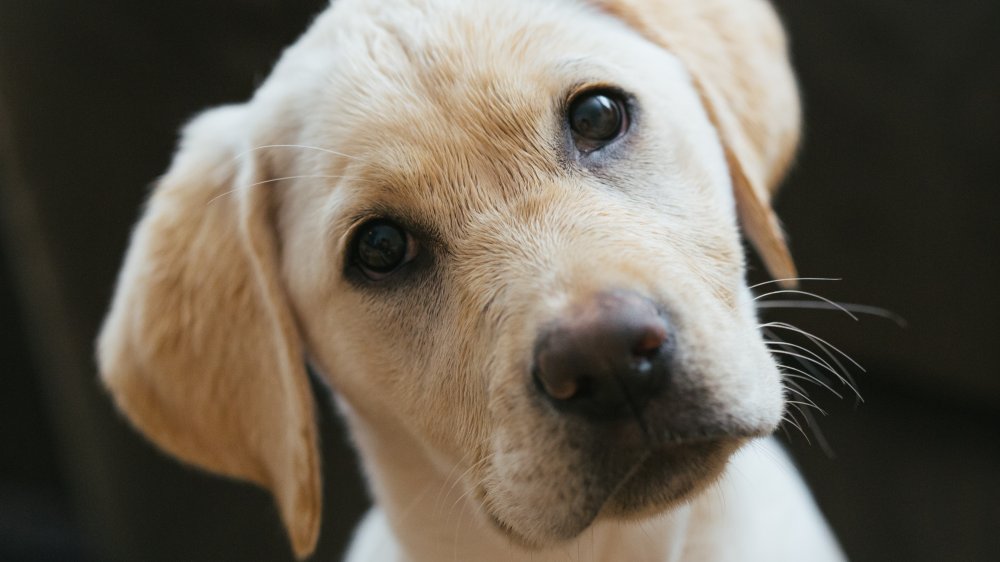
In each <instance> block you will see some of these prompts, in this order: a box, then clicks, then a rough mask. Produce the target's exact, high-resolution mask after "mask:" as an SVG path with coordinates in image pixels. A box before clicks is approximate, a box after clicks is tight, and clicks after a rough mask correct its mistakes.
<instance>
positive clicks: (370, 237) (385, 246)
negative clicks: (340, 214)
mask: <svg viewBox="0 0 1000 562" xmlns="http://www.w3.org/2000/svg"><path fill="white" fill-rule="evenodd" d="M351 252H352V260H351V261H352V262H353V263H354V264H355V265H357V267H358V269H360V270H361V271H362V273H364V274H365V276H366V277H368V278H369V279H371V280H373V281H377V280H379V279H383V278H385V277H388V276H389V275H390V274H392V273H393V272H395V271H396V270H397V269H399V268H400V267H402V266H404V265H405V264H406V263H407V262H409V261H411V260H412V259H413V258H415V257H416V255H417V243H416V240H415V239H414V238H413V236H412V235H411V234H410V233H409V232H407V231H406V230H405V229H404V228H402V227H401V226H399V225H397V224H396V223H394V222H392V221H390V220H386V219H374V220H370V221H368V222H366V223H364V224H362V225H361V227H360V228H358V230H357V234H356V235H355V237H354V242H353V244H352V250H351Z"/></svg>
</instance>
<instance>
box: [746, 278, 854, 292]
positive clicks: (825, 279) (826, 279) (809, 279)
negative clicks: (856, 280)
mask: <svg viewBox="0 0 1000 562" xmlns="http://www.w3.org/2000/svg"><path fill="white" fill-rule="evenodd" d="M785 281H843V279H839V278H835V277H785V278H784V279H771V280H770V281H764V282H763V283H757V284H756V285H750V290H751V291H752V290H754V289H756V288H757V287H763V286H764V285H771V284H772V283H784V282H785Z"/></svg>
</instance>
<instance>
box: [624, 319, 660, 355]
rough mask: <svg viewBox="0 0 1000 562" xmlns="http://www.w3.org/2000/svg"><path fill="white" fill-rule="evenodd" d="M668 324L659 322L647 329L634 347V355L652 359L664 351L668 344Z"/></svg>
mask: <svg viewBox="0 0 1000 562" xmlns="http://www.w3.org/2000/svg"><path fill="white" fill-rule="evenodd" d="M668 337H669V336H668V335H667V325H666V322H662V321H661V322H658V323H656V324H650V325H648V326H646V327H645V329H643V330H642V331H641V333H640V334H639V336H638V337H637V338H636V342H635V345H633V346H632V355H635V356H636V357H641V358H644V359H652V358H654V357H656V356H657V355H659V354H660V353H661V352H662V351H663V347H664V345H666V343H667V338H668Z"/></svg>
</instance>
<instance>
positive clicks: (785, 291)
mask: <svg viewBox="0 0 1000 562" xmlns="http://www.w3.org/2000/svg"><path fill="white" fill-rule="evenodd" d="M785 294H795V295H805V296H807V297H813V298H815V299H819V300H821V301H823V302H825V303H827V304H829V305H831V306H834V307H836V308H837V309H838V310H840V311H842V312H843V313H844V314H846V315H848V316H850V317H851V318H852V319H853V320H854V321H857V320H858V317H857V316H855V315H854V314H853V313H852V312H851V311H850V310H847V309H846V308H844V307H843V306H841V305H839V304H837V303H836V302H834V301H832V300H830V299H828V298H826V297H821V296H820V295H817V294H816V293H810V292H809V291H801V290H799V289H779V290H777V291H770V292H768V293H764V294H762V295H758V296H756V297H754V299H753V300H755V301H758V300H760V299H762V298H764V297H770V296H773V295H785ZM758 307H759V305H758Z"/></svg>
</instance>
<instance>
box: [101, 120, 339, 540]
mask: <svg viewBox="0 0 1000 562" xmlns="http://www.w3.org/2000/svg"><path fill="white" fill-rule="evenodd" d="M248 115H249V109H248V107H246V106H232V107H224V108H220V109H216V110H213V111H210V112H208V113H206V114H205V115H203V116H201V117H199V118H198V119H197V120H196V121H195V122H194V123H192V124H191V125H190V126H189V127H188V128H187V130H186V133H185V135H184V139H183V142H182V144H181V148H180V150H179V152H178V154H177V156H176V158H175V160H174V163H173V165H172V167H171V169H170V170H169V172H168V173H167V175H166V176H165V177H164V178H163V179H162V181H161V182H160V184H159V185H158V187H157V188H156V190H155V192H154V193H153V195H152V197H151V199H150V201H149V203H148V207H147V208H146V211H145V214H144V216H143V217H142V220H141V221H140V222H139V225H138V226H137V227H136V229H135V232H134V233H133V235H132V241H131V246H130V247H129V250H128V255H127V257H126V259H125V264H124V266H123V268H122V271H121V273H120V276H119V279H118V288H117V290H116V293H115V297H114V302H113V304H112V307H111V311H110V313H109V314H108V317H107V319H106V320H105V323H104V326H103V328H102V331H101V335H100V338H99V341H98V359H99V363H100V371H101V378H102V380H103V382H104V384H105V385H106V387H107V388H108V389H109V390H110V392H111V394H112V395H113V396H114V399H115V402H116V403H117V405H118V407H119V408H120V409H121V410H122V411H123V412H124V413H125V414H126V416H127V417H128V418H129V420H130V421H131V422H132V423H133V424H134V425H135V427H137V428H138V429H139V430H140V431H142V433H144V434H145V435H146V436H147V437H148V438H149V439H151V440H152V441H153V442H155V443H156V444H157V445H159V446H160V447H162V448H163V449H164V450H166V451H168V452H169V453H171V454H173V455H175V456H177V457H179V458H180V459H182V460H184V461H186V462H189V463H191V464H194V465H197V466H199V467H202V468H205V469H208V470H211V471H213V472H218V473H221V474H224V475H228V476H232V477H236V478H240V479H244V480H248V481H251V482H254V483H256V484H259V485H261V486H263V487H264V488H266V489H268V490H269V491H270V492H271V493H272V495H273V496H274V498H275V500H276V502H277V504H278V508H279V511H280V513H281V516H282V519H283V521H284V523H285V526H286V528H287V529H288V532H289V535H290V538H291V542H292V546H293V549H294V551H295V553H296V554H297V555H298V556H299V557H305V556H307V555H309V554H310V553H311V552H312V551H313V549H314V548H315V544H316V540H317V537H318V535H319V522H320V501H321V494H320V473H319V457H318V449H317V443H316V439H317V438H316V433H317V429H316V424H315V420H314V413H313V412H314V405H313V399H312V395H311V391H310V387H309V382H308V379H307V375H306V372H305V369H304V366H303V357H302V354H303V352H302V349H301V345H302V344H301V340H300V338H299V335H298V334H297V331H296V326H295V322H294V319H293V317H292V314H291V312H290V309H289V307H288V305H287V303H286V299H285V295H284V292H283V289H282V284H281V282H280V279H279V275H278V273H277V271H278V267H277V266H276V261H277V248H276V244H275V240H274V238H273V231H272V228H271V225H270V215H271V197H270V191H271V189H270V184H268V183H267V182H266V180H265V179H264V178H266V171H265V169H266V166H265V165H264V164H263V163H262V162H263V161H264V159H263V158H261V157H260V156H259V155H258V154H257V153H256V152H254V151H252V150H250V149H251V148H253V147H252V146H249V144H248V143H247V142H245V141H243V140H242V139H245V138H246V137H247V136H248V134H247V133H246V131H248V130H249V129H250V123H248V122H247V121H248ZM262 182H263V183H262Z"/></svg>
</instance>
